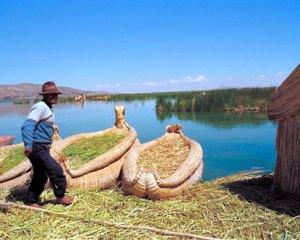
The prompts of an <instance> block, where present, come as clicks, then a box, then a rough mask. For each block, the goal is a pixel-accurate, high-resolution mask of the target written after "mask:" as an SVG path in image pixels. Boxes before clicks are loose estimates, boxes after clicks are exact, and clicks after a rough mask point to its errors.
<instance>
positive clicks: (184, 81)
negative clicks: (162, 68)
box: [97, 75, 207, 90]
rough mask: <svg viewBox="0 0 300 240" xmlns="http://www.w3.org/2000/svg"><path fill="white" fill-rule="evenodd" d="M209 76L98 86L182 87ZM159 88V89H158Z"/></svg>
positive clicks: (107, 88) (108, 87) (204, 79)
mask: <svg viewBox="0 0 300 240" xmlns="http://www.w3.org/2000/svg"><path fill="white" fill-rule="evenodd" d="M206 80H207V78H206V77H205V76H204V75H198V76H186V77H184V78H182V79H171V80H166V81H145V82H133V83H129V84H124V83H123V84H121V83H112V84H99V85H97V88H102V89H106V90H112V89H114V88H123V87H124V88H126V89H128V88H129V89H130V87H133V88H137V87H138V88H141V90H144V89H143V87H144V88H145V87H148V88H155V87H162V88H163V87H165V88H166V87H168V86H170V85H176V87H177V88H178V87H180V86H182V85H184V86H185V87H186V86H189V85H193V86H195V84H198V83H200V82H203V81H206ZM174 87H175V86H174ZM156 90H159V89H156Z"/></svg>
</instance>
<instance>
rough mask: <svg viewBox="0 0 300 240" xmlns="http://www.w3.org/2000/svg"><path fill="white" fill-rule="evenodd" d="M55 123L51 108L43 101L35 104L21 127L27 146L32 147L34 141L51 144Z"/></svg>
mask: <svg viewBox="0 0 300 240" xmlns="http://www.w3.org/2000/svg"><path fill="white" fill-rule="evenodd" d="M53 124H54V113H53V111H52V110H51V108H50V107H49V106H48V105H47V104H46V103H45V102H43V101H41V102H38V103H36V104H34V105H33V106H32V107H31V109H30V110H29V114H28V117H27V119H26V120H25V122H24V124H23V126H22V128H21V132H22V138H23V142H24V146H25V148H32V145H33V143H34V142H36V143H45V144H51V143H52V137H53Z"/></svg>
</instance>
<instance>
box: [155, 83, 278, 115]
mask: <svg viewBox="0 0 300 240" xmlns="http://www.w3.org/2000/svg"><path fill="white" fill-rule="evenodd" d="M274 90H275V88H273V87H270V88H242V89H219V90H210V91H203V92H183V93H182V94H181V95H179V96H176V97H174V98H173V99H170V98H168V97H165V96H160V97H159V98H158V99H157V102H156V110H157V111H159V112H209V111H238V112H243V111H247V110H257V111H263V110H266V109H267V105H268V99H269V97H270V95H271V93H272V92H273V91H274Z"/></svg>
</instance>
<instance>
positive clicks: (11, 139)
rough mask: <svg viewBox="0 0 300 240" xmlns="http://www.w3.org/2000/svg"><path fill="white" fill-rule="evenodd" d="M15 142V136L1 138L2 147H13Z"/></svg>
mask: <svg viewBox="0 0 300 240" xmlns="http://www.w3.org/2000/svg"><path fill="white" fill-rule="evenodd" d="M14 140H15V137H14V136H0V147H3V146H9V145H12V144H13V142H14Z"/></svg>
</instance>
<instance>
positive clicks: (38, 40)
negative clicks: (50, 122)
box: [0, 0, 300, 92]
mask: <svg viewBox="0 0 300 240" xmlns="http://www.w3.org/2000/svg"><path fill="white" fill-rule="evenodd" d="M299 13H300V3H299V1H261V0H259V1H255V0H252V1H245V0H239V1H221V0H219V1H214V0H209V1H208V0H207V1H204V0H202V1H200V0H199V1H191V0H190V1H175V0H173V1H153V0H152V1H150V0H149V1H142V0H136V1H133V0H132V1H113V0H107V1H79V0H76V1H75V0H74V1H58V0H57V1H54V0H51V1H47V0H43V1H41V0H39V1H32V0H31V1H25V0H20V1H17V0H8V1H6V0H0V84H16V83H21V82H31V83H43V82H44V81H46V80H53V81H55V82H56V83H57V84H58V85H60V86H70V87H75V88H80V89H86V90H99V91H100V90H106V91H110V92H152V91H178V90H202V89H214V88H223V87H248V86H274V85H275V86H276V85H279V84H280V83H281V82H282V81H283V80H284V78H285V77H286V76H287V75H288V74H289V73H290V72H291V71H292V70H293V69H294V68H295V67H296V66H297V64H299V63H300V60H299V59H300V31H299V29H300V14H299Z"/></svg>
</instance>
